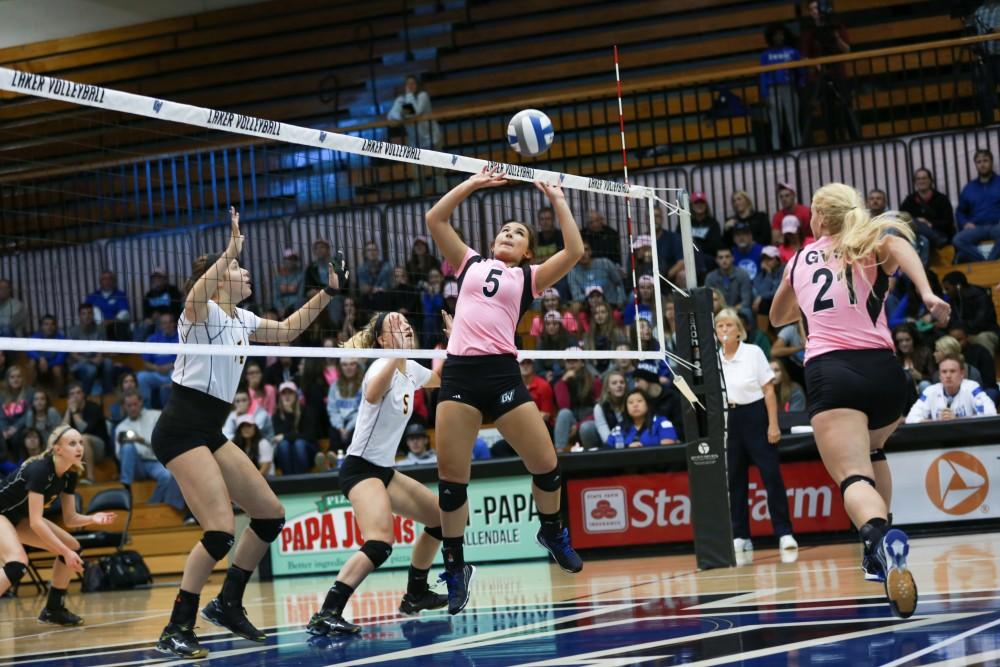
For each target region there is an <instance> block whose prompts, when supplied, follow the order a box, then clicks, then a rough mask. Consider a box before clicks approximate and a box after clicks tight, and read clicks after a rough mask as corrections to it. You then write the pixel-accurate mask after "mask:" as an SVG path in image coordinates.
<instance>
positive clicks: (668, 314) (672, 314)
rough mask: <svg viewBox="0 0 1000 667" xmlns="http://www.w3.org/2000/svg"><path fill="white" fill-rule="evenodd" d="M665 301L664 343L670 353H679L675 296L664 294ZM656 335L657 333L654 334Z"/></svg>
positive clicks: (663, 299)
mask: <svg viewBox="0 0 1000 667" xmlns="http://www.w3.org/2000/svg"><path fill="white" fill-rule="evenodd" d="M662 301H663V342H665V343H666V344H667V351H668V352H677V331H676V328H675V327H676V326H677V312H676V311H675V310H674V295H673V294H664V295H663V296H662ZM653 334H654V335H656V332H655V331H654V332H653Z"/></svg>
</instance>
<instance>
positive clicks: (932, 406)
mask: <svg viewBox="0 0 1000 667" xmlns="http://www.w3.org/2000/svg"><path fill="white" fill-rule="evenodd" d="M964 365H965V364H964V362H963V360H962V359H961V357H958V358H953V357H948V358H946V359H942V360H941V362H940V363H939V364H938V375H939V376H940V378H941V381H940V382H938V383H936V384H932V385H931V386H929V387H927V388H926V389H925V390H924V391H923V392H921V394H920V398H919V399H918V400H917V402H916V403H914V404H913V407H912V408H910V412H909V414H907V415H906V423H907V424H919V423H921V422H929V421H950V420H952V419H961V418H962V417H992V416H994V415H996V413H997V409H996V406H995V405H994V404H993V400H992V399H990V397H989V396H987V395H986V392H985V391H983V389H982V387H980V386H979V384H978V383H976V382H973V381H972V380H966V379H965V369H964Z"/></svg>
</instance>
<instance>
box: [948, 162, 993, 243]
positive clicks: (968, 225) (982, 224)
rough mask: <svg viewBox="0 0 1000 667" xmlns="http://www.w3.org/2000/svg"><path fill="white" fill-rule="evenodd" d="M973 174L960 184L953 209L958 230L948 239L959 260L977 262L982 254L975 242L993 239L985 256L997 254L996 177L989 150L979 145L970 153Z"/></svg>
mask: <svg viewBox="0 0 1000 667" xmlns="http://www.w3.org/2000/svg"><path fill="white" fill-rule="evenodd" d="M972 159H973V162H974V163H975V165H976V178H974V179H973V180H971V181H969V183H968V184H967V185H966V186H965V187H964V188H962V194H961V195H959V198H958V208H956V209H955V220H956V222H957V223H958V233H957V234H955V237H954V238H953V239H952V243H953V244H954V245H955V257H956V259H957V260H958V261H960V262H981V261H983V255H982V253H981V252H979V244H980V243H982V242H983V241H993V249H992V250H991V251H990V254H989V256H988V257H987V258H986V259H988V260H989V261H993V260H995V259H998V258H1000V224H998V223H1000V178H997V175H996V172H994V171H993V153H992V151H990V150H989V149H988V148H979V149H977V150H976V152H975V155H974V156H973V158H972Z"/></svg>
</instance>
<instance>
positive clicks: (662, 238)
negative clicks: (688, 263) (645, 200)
mask: <svg viewBox="0 0 1000 667" xmlns="http://www.w3.org/2000/svg"><path fill="white" fill-rule="evenodd" d="M653 226H654V228H655V229H656V258H657V259H658V260H660V271H659V273H660V275H663V276H666V277H667V280H669V281H670V282H672V283H674V284H675V285H680V284H681V281H683V280H684V248H683V245H682V243H681V235H680V234H679V233H677V232H675V231H673V230H671V229H670V228H669V227H668V225H667V217H666V216H665V215H663V209H662V208H661V207H660V206H659V205H657V206H656V207H655V208H654V209H653Z"/></svg>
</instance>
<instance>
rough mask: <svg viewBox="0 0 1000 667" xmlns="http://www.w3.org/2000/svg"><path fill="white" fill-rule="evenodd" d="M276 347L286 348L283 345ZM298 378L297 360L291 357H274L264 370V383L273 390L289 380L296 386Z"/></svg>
mask: <svg viewBox="0 0 1000 667" xmlns="http://www.w3.org/2000/svg"><path fill="white" fill-rule="evenodd" d="M278 347H288V346H287V345H284V344H283V345H279V346H278ZM298 376H299V360H298V359H296V358H293V357H287V356H280V357H276V358H275V360H274V361H273V362H272V363H271V364H270V365H269V366H268V367H267V368H265V369H264V382H266V383H268V384H269V385H272V386H273V387H275V388H277V387H279V386H281V383H282V382H288V381H289V380H291V381H292V382H295V383H296V384H297V383H298Z"/></svg>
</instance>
